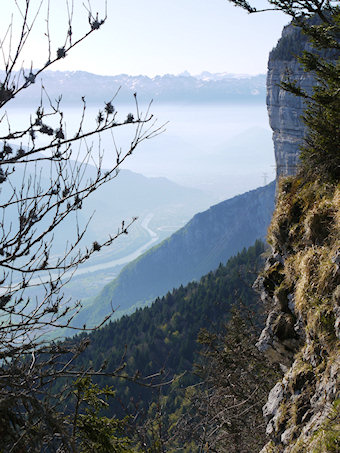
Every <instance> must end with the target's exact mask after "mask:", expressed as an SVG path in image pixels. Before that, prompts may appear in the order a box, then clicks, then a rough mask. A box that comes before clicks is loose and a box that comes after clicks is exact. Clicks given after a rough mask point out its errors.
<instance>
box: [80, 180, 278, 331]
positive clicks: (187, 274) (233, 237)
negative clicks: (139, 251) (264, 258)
mask: <svg viewBox="0 0 340 453" xmlns="http://www.w3.org/2000/svg"><path fill="white" fill-rule="evenodd" d="M274 192H275V184H274V183H271V184H269V185H267V186H265V187H260V188H259V189H256V190H252V191H250V192H247V193H245V194H243V195H239V196H236V197H234V198H232V199H230V200H227V201H224V202H222V203H219V204H217V205H215V206H212V207H211V208H210V209H208V210H207V211H205V212H202V213H200V214H197V215H195V216H194V217H193V219H192V220H191V221H190V222H189V223H188V224H187V225H186V226H185V227H184V228H182V229H180V230H179V231H178V232H176V233H174V234H173V235H172V236H171V237H170V238H169V239H166V240H165V241H164V242H162V243H161V244H160V245H158V246H156V247H154V248H152V249H151V250H150V251H148V252H147V253H145V254H144V255H143V256H141V257H140V258H138V259H137V260H135V261H133V262H132V263H130V264H129V265H128V266H126V267H125V268H124V269H123V270H122V271H121V273H120V275H119V277H118V278H117V279H115V280H114V281H112V283H110V284H108V285H107V286H106V287H105V288H104V289H103V291H102V292H101V293H100V294H99V295H98V296H97V297H96V298H95V299H94V300H93V302H92V303H91V304H90V305H89V306H88V307H87V308H86V309H84V310H83V311H82V313H81V316H79V317H78V319H77V322H78V323H79V325H82V324H83V323H85V322H86V323H89V322H90V323H94V322H98V321H99V320H100V319H102V317H103V316H105V315H106V314H108V313H109V312H110V310H111V306H113V307H114V308H116V307H118V313H119V310H126V309H128V308H130V307H132V306H134V305H135V304H143V303H145V302H147V301H152V300H153V299H155V298H156V297H157V296H162V295H163V294H165V293H166V292H167V291H169V290H172V288H175V287H178V286H180V285H181V284H186V283H188V282H189V281H191V280H195V279H199V278H200V277H201V276H202V275H204V274H206V273H207V272H209V271H211V270H212V269H215V268H216V267H217V266H218V265H219V263H221V262H225V261H226V260H227V259H228V258H229V257H230V256H233V255H235V254H236V253H237V252H239V251H240V250H242V249H243V247H249V246H251V245H252V244H253V243H254V242H255V240H256V239H259V238H264V237H265V235H266V231H267V227H268V225H269V222H270V218H271V215H272V212H273V208H274Z"/></svg>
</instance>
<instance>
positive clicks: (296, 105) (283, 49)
mask: <svg viewBox="0 0 340 453" xmlns="http://www.w3.org/2000/svg"><path fill="white" fill-rule="evenodd" d="M292 42H293V43H295V44H297V45H296V52H297V53H298V54H300V53H301V52H302V51H303V50H308V49H309V48H310V46H309V45H308V43H307V42H306V39H305V37H304V36H303V35H301V33H300V32H299V31H298V30H297V29H296V28H295V27H294V26H293V25H288V26H286V27H285V28H284V30H283V33H282V37H281V39H280V41H279V42H278V44H277V46H276V48H275V49H273V51H272V52H271V53H270V55H269V61H268V75H267V108H268V115H269V122H270V126H271V128H272V129H273V141H274V150H275V159H276V172H277V176H280V175H284V176H287V175H292V174H294V173H295V172H296V168H297V165H298V162H299V153H300V149H299V147H300V145H301V144H302V143H303V139H304V137H305V133H306V128H305V126H304V123H303V121H302V119H301V116H302V114H303V110H304V102H303V99H302V98H299V97H297V96H295V95H293V94H291V93H288V92H287V91H285V90H284V89H283V88H281V87H280V83H281V82H282V81H283V80H286V79H287V77H289V78H290V79H291V80H296V81H297V83H298V85H300V86H301V88H303V89H304V90H306V91H307V92H311V90H312V87H313V85H314V84H315V80H314V78H313V76H312V75H311V74H307V73H306V72H304V70H303V68H302V67H301V65H300V64H299V63H298V62H297V61H296V58H295V55H294V50H293V53H290V52H289V51H288V50H287V49H288V48H289V47H291V43H292Z"/></svg>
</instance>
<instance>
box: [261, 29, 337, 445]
mask: <svg viewBox="0 0 340 453" xmlns="http://www.w3.org/2000/svg"><path fill="white" fill-rule="evenodd" d="M300 38H301V35H300ZM304 49H306V50H308V44H307V43H306V40H304V39H303V37H302V39H299V32H298V31H297V29H295V28H293V27H292V26H288V27H286V28H285V29H284V31H283V36H282V38H281V40H280V41H279V43H278V45H277V47H276V48H275V49H273V51H272V52H271V55H270V59H269V66H268V80H267V87H268V95H267V104H268V112H269V119H270V124H271V127H272V129H273V139H274V146H275V157H276V162H277V175H278V176H285V178H280V179H279V181H278V187H277V203H276V209H275V212H274V216H273V219H272V223H271V226H270V228H269V234H268V242H269V244H270V245H271V248H272V253H271V256H270V257H269V258H268V260H267V263H266V266H265V269H264V271H263V273H262V274H261V275H260V276H259V277H258V279H257V281H256V283H255V287H257V289H258V290H259V292H260V293H261V298H262V300H263V301H264V302H265V303H266V304H267V307H268V308H269V314H268V317H267V322H266V326H265V328H264V330H263V332H262V334H261V336H260V338H259V340H258V343H257V346H258V348H259V349H260V350H261V351H262V352H263V353H264V354H266V355H267V357H268V358H269V359H270V360H271V361H272V362H274V363H278V364H280V366H281V369H282V372H283V376H282V379H281V380H280V381H279V382H277V384H276V385H275V386H274V387H273V389H272V390H271V392H270V394H269V396H268V401H267V404H266V405H265V406H264V408H263V413H264V417H265V419H266V422H267V430H266V431H267V434H268V436H269V439H270V441H269V442H268V444H267V445H266V446H265V447H264V448H263V450H262V451H261V453H281V452H282V453H303V452H309V453H323V452H334V453H336V452H339V451H340V184H339V182H338V183H330V182H325V181H321V180H315V181H307V180H303V179H302V177H301V176H294V175H295V174H296V169H297V168H296V167H297V164H298V161H299V146H300V144H301V143H302V141H303V138H304V136H305V134H306V129H305V126H304V124H303V122H302V121H301V118H300V117H301V115H302V113H303V109H304V105H303V101H302V100H301V99H299V98H298V97H295V96H293V95H292V94H289V93H287V92H286V91H284V90H283V89H281V88H280V87H279V86H278V84H279V83H280V82H281V81H282V80H283V79H284V78H285V77H286V76H287V74H289V76H290V77H291V79H293V80H296V81H297V82H298V83H299V84H300V86H301V87H302V88H303V89H305V90H306V91H309V90H311V89H312V86H313V85H314V84H315V81H314V80H313V77H312V76H311V75H309V74H306V73H304V72H303V70H302V68H301V66H300V65H299V64H298V63H297V62H296V59H295V58H294V54H295V55H296V54H299V53H300V52H301V51H303V50H304ZM333 58H334V55H330V59H333Z"/></svg>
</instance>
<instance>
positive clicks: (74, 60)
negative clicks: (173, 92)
mask: <svg viewBox="0 0 340 453" xmlns="http://www.w3.org/2000/svg"><path fill="white" fill-rule="evenodd" d="M39 2H40V0H39V1H38V0H32V4H36V5H37V4H38V3H39ZM19 3H21V4H22V3H24V2H23V0H19ZM46 4H47V3H46ZM91 4H92V9H93V11H97V10H99V11H103V10H104V7H103V6H104V4H105V2H104V0H92V1H91ZM254 4H256V6H260V5H261V4H266V1H264V0H254ZM64 5H65V3H64V1H63V0H51V34H52V43H53V42H54V44H55V47H56V48H57V47H60V45H61V44H62V42H63V38H62V35H61V32H62V31H63V30H65V25H66V24H65V17H66V15H65V6H64ZM82 5H83V1H82V0H75V20H74V32H75V34H76V33H77V32H78V33H80V32H81V31H82V30H87V29H88V27H89V25H88V21H87V13H86V11H85V10H84V8H83V6H82ZM13 8H14V9H15V7H14V0H6V3H5V5H3V4H2V10H3V11H2V15H1V18H0V27H1V28H0V29H1V30H2V31H3V32H2V37H3V36H4V30H5V29H6V24H8V22H9V18H10V15H9V14H10V11H11V9H13ZM43 8H44V6H43ZM6 10H7V11H6ZM45 17H46V14H45V12H44V10H42V12H41V14H40V17H39V18H38V21H37V25H36V28H35V30H36V33H35V34H32V37H31V40H30V41H29V43H28V46H27V49H26V50H27V52H26V53H25V55H24V59H25V63H24V65H25V66H26V67H27V66H29V65H30V62H31V60H33V65H34V66H35V67H36V66H37V65H38V64H39V62H40V63H41V62H43V61H45V60H46V48H47V41H46V39H44V37H43V33H44V31H45ZM287 22H288V18H287V17H286V16H283V15H282V14H280V13H277V12H269V13H263V14H257V15H248V14H247V13H246V12H244V11H242V10H241V9H238V8H235V7H234V6H232V5H231V4H230V3H229V2H227V1H226V0H109V1H108V20H107V23H106V24H105V25H104V26H103V28H102V29H101V30H100V31H99V32H98V33H96V35H95V36H92V37H90V38H89V39H88V40H87V41H86V42H84V43H83V44H81V45H80V46H79V47H78V49H77V50H74V51H73V52H72V54H70V55H69V57H68V58H66V59H65V60H63V61H61V62H60V63H58V65H55V66H54V68H53V69H59V70H85V71H89V72H94V73H97V74H107V75H114V74H120V73H127V74H132V75H137V74H145V75H149V76H154V75H156V74H161V75H162V74H165V73H172V74H178V73H180V72H182V71H184V70H188V71H189V72H190V73H192V74H198V73H200V72H202V71H210V72H230V73H247V74H258V73H265V72H266V67H267V57H268V52H269V51H270V50H271V48H272V47H273V46H274V45H275V43H276V42H277V39H278V38H279V37H280V35H281V30H282V27H283V25H285V24H286V23H287ZM54 51H55V50H54Z"/></svg>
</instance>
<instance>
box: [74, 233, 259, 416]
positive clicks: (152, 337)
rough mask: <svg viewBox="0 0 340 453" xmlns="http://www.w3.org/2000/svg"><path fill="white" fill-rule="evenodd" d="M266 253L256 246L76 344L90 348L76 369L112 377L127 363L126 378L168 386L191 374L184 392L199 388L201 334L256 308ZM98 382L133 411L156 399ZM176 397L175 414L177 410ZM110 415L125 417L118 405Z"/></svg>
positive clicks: (123, 385)
mask: <svg viewBox="0 0 340 453" xmlns="http://www.w3.org/2000/svg"><path fill="white" fill-rule="evenodd" d="M264 251H265V246H264V244H263V243H262V242H260V241H257V242H256V243H255V245H254V246H252V247H250V248H249V249H248V250H245V249H244V250H243V251H242V252H240V253H239V254H237V256H235V257H233V258H230V259H229V261H228V262H227V264H225V265H223V264H220V266H219V267H218V268H217V269H216V270H215V271H213V272H210V273H209V274H208V275H206V276H204V277H202V279H201V280H200V281H199V282H192V283H189V284H188V285H187V286H186V287H183V286H181V287H180V288H178V289H175V290H173V291H172V292H171V293H168V294H167V295H166V296H165V297H163V298H161V299H160V298H158V299H157V300H156V301H155V302H154V303H153V304H152V306H151V307H146V308H144V309H139V310H137V311H136V312H135V313H134V314H132V315H131V316H124V317H123V318H121V319H120V320H119V321H115V322H111V323H110V324H109V325H107V326H105V327H104V328H102V329H100V330H99V331H97V332H94V333H92V334H90V335H85V334H82V335H80V336H78V337H76V338H75V339H73V340H72V342H73V341H80V340H81V341H84V342H86V343H87V342H89V346H88V347H87V349H86V350H85V351H84V352H83V353H82V354H81V356H80V357H79V359H78V363H77V365H78V366H79V365H82V366H83V367H84V369H86V368H88V367H89V366H90V367H93V368H94V369H99V368H101V367H102V365H103V364H104V368H103V369H104V370H105V372H107V373H110V372H112V371H114V370H115V369H116V368H117V366H118V365H120V364H122V363H124V364H125V368H124V370H123V373H124V374H126V375H130V376H131V375H134V374H135V373H136V372H137V375H138V376H141V377H145V376H150V375H152V374H154V373H158V372H159V371H160V370H164V374H162V375H161V376H159V377H158V378H155V380H154V382H156V381H157V380H158V381H162V380H163V381H169V380H170V379H172V378H173V377H174V376H179V375H180V374H181V373H186V374H184V376H183V377H182V378H181V380H180V383H181V384H180V387H183V386H186V385H188V384H189V383H193V382H195V379H196V378H195V377H194V376H193V375H192V373H191V371H192V366H193V363H194V361H197V360H198V358H199V355H198V353H199V351H200V349H201V346H200V345H199V344H198V343H197V337H198V333H199V332H200V330H201V329H202V328H207V327H208V328H209V329H210V330H212V331H214V330H215V329H216V331H219V330H220V329H221V328H222V326H223V325H224V323H225V322H226V321H227V320H228V319H229V318H230V310H231V307H232V306H233V305H234V304H238V303H243V304H245V305H254V304H257V302H258V296H257V294H256V293H255V291H254V290H253V289H252V284H253V282H254V280H255V278H256V275H257V273H258V271H259V269H260V268H261V266H262V265H263V259H264V258H263V257H262V254H263V253H264ZM96 379H97V381H96V382H98V383H99V384H100V386H103V385H106V384H108V383H110V384H111V385H112V384H113V385H114V388H115V389H116V391H117V397H118V398H119V400H121V401H122V402H123V405H124V406H125V407H128V408H129V410H132V409H133V407H134V402H136V403H139V404H140V403H142V406H144V407H148V404H149V403H150V401H151V399H152V398H153V397H154V395H153V393H152V391H151V390H150V389H149V388H147V387H143V386H140V385H136V384H134V383H133V382H129V381H126V380H124V379H122V380H115V381H112V379H111V380H110V379H108V378H106V377H105V376H103V377H97V378H96ZM168 390H169V387H164V388H163V392H164V393H167V391H168ZM176 396H178V395H174V397H173V400H172V403H171V405H170V406H171V410H174V409H175V406H176V404H178V401H177V403H175V400H176ZM131 398H133V401H134V402H132V400H131ZM109 412H110V414H113V413H117V412H118V413H119V414H120V415H121V414H122V413H121V407H120V405H118V404H112V405H111V406H110V409H109Z"/></svg>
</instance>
